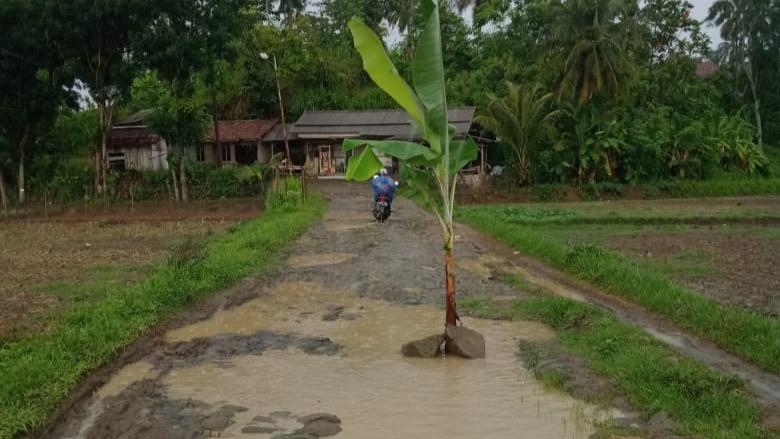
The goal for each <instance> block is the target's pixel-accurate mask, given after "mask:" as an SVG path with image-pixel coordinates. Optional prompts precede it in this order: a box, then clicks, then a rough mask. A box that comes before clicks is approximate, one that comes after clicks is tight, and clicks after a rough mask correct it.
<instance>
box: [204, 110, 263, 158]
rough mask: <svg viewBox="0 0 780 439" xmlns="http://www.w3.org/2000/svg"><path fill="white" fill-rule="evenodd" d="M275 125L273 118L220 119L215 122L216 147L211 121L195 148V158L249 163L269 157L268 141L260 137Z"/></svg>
mask: <svg viewBox="0 0 780 439" xmlns="http://www.w3.org/2000/svg"><path fill="white" fill-rule="evenodd" d="M275 125H276V119H262V120H261V119H252V120H221V121H219V122H217V126H218V129H219V141H220V144H221V146H222V148H221V150H217V141H216V136H215V134H214V124H211V127H210V128H209V131H208V133H207V134H206V137H205V139H204V140H203V143H202V144H201V145H200V146H199V147H198V150H197V152H196V157H195V159H196V160H197V161H199V162H204V163H233V164H239V165H249V164H252V163H255V162H260V163H268V161H269V160H271V155H272V150H271V144H270V143H265V142H264V141H263V137H265V136H266V135H268V134H269V132H271V131H272V129H273V128H274V126H275Z"/></svg>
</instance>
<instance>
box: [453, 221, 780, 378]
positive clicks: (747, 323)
mask: <svg viewBox="0 0 780 439" xmlns="http://www.w3.org/2000/svg"><path fill="white" fill-rule="evenodd" d="M500 211H501V208H499V207H479V208H467V209H460V210H459V211H458V218H459V219H460V220H462V221H465V222H467V223H470V224H472V225H474V226H475V227H477V228H478V229H480V230H482V231H483V232H485V233H488V234H490V235H493V236H495V237H496V238H498V239H500V240H502V241H504V242H506V243H507V244H509V245H510V246H512V247H514V248H516V249H518V250H521V251H523V252H526V253H529V254H531V255H533V256H536V257H538V258H540V259H541V260H543V261H545V262H547V263H549V264H550V265H552V266H553V267H555V268H558V269H562V270H564V271H568V272H570V273H573V274H575V275H577V276H579V277H581V278H583V279H585V280H588V281H590V282H592V283H593V284H595V285H597V286H599V287H601V288H603V289H605V290H606V291H608V292H610V293H613V294H616V295H620V296H622V297H625V298H626V299H628V300H630V301H632V302H634V303H637V304H639V305H642V306H644V307H645V308H647V309H649V310H652V311H654V312H656V313H658V314H660V315H662V316H664V317H666V318H668V319H669V320H671V321H672V322H675V323H676V324H678V325H679V326H680V327H682V328H683V329H686V330H688V331H690V332H692V333H694V334H697V335H699V336H701V337H703V338H707V339H710V340H712V341H713V342H715V343H716V344H717V345H718V346H720V347H721V348H723V349H724V350H726V351H729V352H732V353H734V354H736V355H738V356H740V357H741V358H743V359H745V360H747V361H749V362H751V363H754V364H756V365H758V366H760V367H762V368H764V369H766V370H768V371H772V372H780V320H777V319H773V318H771V317H768V316H763V315H760V314H757V313H754V312H751V311H747V310H744V309H741V308H738V307H735V306H729V305H724V304H721V303H718V302H716V301H714V300H711V299H708V298H705V297H703V296H701V295H699V294H697V293H695V292H693V291H690V290H688V289H686V288H684V287H682V286H680V285H678V284H676V283H674V282H673V281H672V280H670V279H669V278H668V276H667V275H666V274H665V273H663V272H659V271H657V270H654V269H652V268H649V267H645V266H643V265H642V266H640V265H638V264H636V263H634V262H632V261H630V260H629V259H627V258H625V257H623V256H621V255H619V254H617V253H614V252H610V251H607V250H605V249H603V248H601V247H598V246H596V245H592V244H580V245H568V244H566V243H561V242H559V241H558V240H557V239H554V238H551V237H549V236H548V235H547V234H546V232H545V231H544V228H543V227H533V226H527V225H518V224H513V223H511V222H509V221H507V220H506V218H505V217H503V216H502V215H500V214H498V213H500Z"/></svg>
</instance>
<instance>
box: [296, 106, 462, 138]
mask: <svg viewBox="0 0 780 439" xmlns="http://www.w3.org/2000/svg"><path fill="white" fill-rule="evenodd" d="M475 110H476V108H474V107H458V108H451V109H449V111H448V112H447V117H448V119H449V122H450V123H451V124H452V125H454V126H455V137H465V136H466V135H468V133H469V130H470V129H471V125H472V121H473V120H474V112H475ZM292 133H293V134H295V135H297V136H298V137H299V138H301V139H343V138H347V137H365V138H380V139H386V138H393V139H407V140H413V139H418V138H419V135H418V134H417V132H415V131H414V128H412V126H411V124H410V117H409V115H408V114H407V113H406V111H404V110H401V109H398V110H364V111H306V112H304V113H303V115H302V116H301V118H300V119H298V121H297V122H296V123H295V126H294V127H293V129H292Z"/></svg>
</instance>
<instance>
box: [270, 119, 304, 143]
mask: <svg viewBox="0 0 780 439" xmlns="http://www.w3.org/2000/svg"><path fill="white" fill-rule="evenodd" d="M293 127H294V125H293V124H291V123H288V124H285V128H287V140H295V139H297V138H298V136H297V135H296V134H295V133H293V132H292V129H293ZM283 141H284V131H283V130H282V124H280V123H277V124H276V125H274V126H273V128H271V130H270V131H268V133H267V134H266V135H265V136H263V142H283Z"/></svg>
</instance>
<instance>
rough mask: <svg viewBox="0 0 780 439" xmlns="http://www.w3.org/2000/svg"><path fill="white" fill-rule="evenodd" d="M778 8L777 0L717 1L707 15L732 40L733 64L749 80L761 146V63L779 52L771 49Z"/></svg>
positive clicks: (730, 55)
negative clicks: (765, 57)
mask: <svg viewBox="0 0 780 439" xmlns="http://www.w3.org/2000/svg"><path fill="white" fill-rule="evenodd" d="M778 8H780V1H778V0H716V1H715V2H714V3H713V4H712V6H711V7H710V11H709V15H708V16H707V19H708V20H710V21H712V22H713V23H715V24H716V25H718V26H720V32H721V36H722V37H723V39H724V40H726V41H728V42H729V47H730V53H729V57H728V58H729V61H730V63H732V64H733V65H734V66H735V68H737V69H739V70H741V71H742V72H743V73H744V77H745V78H746V79H747V83H748V86H749V88H750V94H751V98H752V101H753V114H754V117H755V124H756V137H757V139H758V144H759V145H762V144H763V122H762V120H761V112H762V111H761V109H762V106H761V95H760V90H759V89H760V87H762V85H763V84H762V78H761V68H760V63H761V62H762V57H764V56H770V57H773V58H774V59H777V58H778V54H777V53H774V54H773V53H770V50H769V49H770V48H771V46H772V42H773V41H775V40H776V38H777V35H778V33H780V30H778V27H780V23H779V22H777V21H776V20H777V14H778V12H777V9H778Z"/></svg>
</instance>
